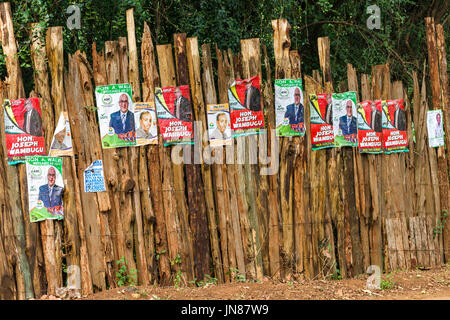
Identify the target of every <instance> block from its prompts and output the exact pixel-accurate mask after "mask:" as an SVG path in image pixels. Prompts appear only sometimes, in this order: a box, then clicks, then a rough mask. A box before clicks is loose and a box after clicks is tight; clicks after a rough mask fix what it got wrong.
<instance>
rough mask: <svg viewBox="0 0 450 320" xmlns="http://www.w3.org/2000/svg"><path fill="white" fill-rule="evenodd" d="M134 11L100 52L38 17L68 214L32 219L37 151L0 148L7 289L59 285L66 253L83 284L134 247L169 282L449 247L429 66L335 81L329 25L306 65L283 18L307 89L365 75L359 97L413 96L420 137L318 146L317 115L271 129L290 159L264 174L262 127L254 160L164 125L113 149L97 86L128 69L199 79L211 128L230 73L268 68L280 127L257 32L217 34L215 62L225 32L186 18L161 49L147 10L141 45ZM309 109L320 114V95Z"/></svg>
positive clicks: (40, 57)
mask: <svg viewBox="0 0 450 320" xmlns="http://www.w3.org/2000/svg"><path fill="white" fill-rule="evenodd" d="M0 13H1V14H0V27H1V29H0V30H1V41H2V47H3V51H4V53H5V55H6V66H7V72H8V77H7V79H5V81H4V82H1V81H0V100H1V101H3V99H5V98H10V99H14V98H24V97H25V92H24V87H23V82H22V76H21V70H20V65H19V61H18V58H17V46H16V41H15V38H14V30H13V27H12V20H11V9H10V5H9V3H5V2H3V3H0ZM126 18H127V29H128V37H126V38H119V39H118V41H107V42H106V43H105V47H104V49H102V50H101V51H100V52H98V51H97V48H96V45H95V43H94V44H93V46H92V64H91V63H90V62H89V61H88V59H87V58H86V54H85V53H82V52H79V51H77V52H76V53H75V54H73V55H70V54H69V55H67V56H65V55H64V52H63V50H64V49H63V38H62V28H61V27H52V28H49V29H48V30H40V29H39V27H38V25H33V30H34V31H33V35H32V36H31V49H32V60H33V67H34V70H35V76H34V83H35V90H34V91H33V92H32V93H31V96H38V97H39V98H40V103H41V108H42V118H43V125H44V133H45V137H46V147H47V149H48V146H49V144H50V141H51V137H52V134H53V132H54V128H55V125H56V122H57V120H58V116H59V115H60V113H61V111H67V112H68V114H69V118H70V124H71V130H72V135H73V142H74V151H75V157H72V158H70V157H65V158H64V163H63V176H64V187H65V190H66V191H65V196H64V205H65V218H64V220H63V221H45V222H40V223H30V221H29V214H28V210H27V208H28V203H27V202H28V195H27V192H26V190H27V179H26V172H25V165H24V164H19V165H16V166H9V165H7V164H6V156H5V155H6V153H5V152H6V150H5V149H4V148H0V152H1V153H2V154H1V158H2V162H1V164H0V179H1V184H2V186H3V187H2V188H1V190H0V204H1V212H0V214H1V219H0V299H26V298H31V297H40V296H41V295H42V294H46V293H49V294H55V292H56V289H57V288H59V287H62V286H65V285H66V283H65V279H67V273H66V269H67V267H68V266H78V267H79V268H80V269H81V291H82V294H83V295H87V294H90V293H92V292H95V291H99V290H105V289H107V288H114V287H117V286H118V278H117V276H116V272H117V270H118V264H117V261H118V260H120V259H121V258H125V260H126V261H127V264H128V268H129V269H130V270H131V269H136V270H137V279H138V283H139V284H140V285H149V284H154V283H156V284H159V285H161V286H166V285H172V284H174V282H175V281H181V285H192V283H193V281H195V280H197V281H199V280H203V279H204V278H205V275H206V274H208V275H210V276H211V277H215V278H217V279H218V282H219V283H222V282H229V281H233V280H234V279H236V277H238V276H240V277H243V276H245V277H246V279H250V280H263V278H264V277H270V278H273V279H280V280H296V279H314V278H316V279H317V278H323V277H331V276H332V275H334V276H335V277H337V276H338V275H340V276H342V277H352V276H355V275H358V274H361V273H364V272H365V270H366V269H367V267H368V266H369V265H378V266H380V267H381V268H382V269H383V270H385V271H389V270H395V269H407V268H414V267H416V266H434V265H439V264H442V263H443V262H444V261H445V260H447V259H448V256H449V249H448V248H449V239H450V236H449V234H448V227H447V228H446V229H444V232H442V233H441V232H437V231H439V230H440V228H439V226H440V225H441V224H443V222H444V219H443V213H445V212H447V210H448V171H447V166H448V165H449V164H450V163H449V164H448V163H447V161H448V153H447V154H446V150H445V149H444V148H439V149H437V150H436V149H433V148H429V147H428V138H427V132H426V118H425V117H426V111H427V110H428V108H429V106H428V102H427V92H426V87H427V86H426V83H427V79H426V78H425V70H424V78H423V79H421V84H420V81H419V79H418V77H417V75H416V73H412V78H413V81H414V91H413V95H412V99H411V98H410V97H411V95H410V96H408V95H407V94H406V89H405V88H404V87H403V84H402V83H401V82H398V81H394V82H391V79H390V73H389V63H386V64H385V65H377V66H373V68H372V73H371V75H368V74H360V75H358V74H357V71H356V70H355V69H354V68H353V67H352V65H350V64H348V65H347V75H348V81H347V83H340V84H339V86H336V84H335V83H334V82H333V79H332V78H331V65H330V43H329V40H328V38H326V37H324V38H319V39H318V47H319V52H318V56H319V61H320V67H321V70H315V71H314V73H313V76H312V77H311V76H308V75H303V74H302V72H301V56H300V53H299V52H298V51H296V50H291V48H290V38H289V29H290V26H289V24H288V23H287V21H286V20H284V19H281V20H274V21H273V22H272V26H273V30H274V36H273V41H274V54H275V70H274V74H275V78H278V79H283V78H294V79H296V78H300V77H302V78H303V79H304V84H305V90H304V91H305V95H304V96H305V97H306V101H304V104H305V106H309V103H308V101H307V96H308V93H319V92H333V91H336V92H337V91H346V90H353V91H356V92H358V96H359V98H360V100H361V101H362V100H367V99H395V98H404V99H405V101H406V109H407V117H408V138H409V148H410V151H409V153H400V154H391V155H385V154H381V155H367V154H360V153H358V151H357V150H356V149H354V148H353V149H352V148H340V149H328V150H320V151H314V152H312V151H311V143H310V136H309V123H308V121H306V125H307V134H306V136H305V137H294V138H281V139H279V142H278V144H277V143H275V144H274V142H273V141H277V140H276V139H274V140H273V141H272V138H273V137H272V134H273V132H272V131H270V130H268V133H267V136H268V138H267V139H268V141H269V145H268V147H267V150H268V151H267V153H268V154H269V155H270V156H271V157H272V161H275V159H278V161H279V170H278V172H277V173H276V174H274V175H261V174H260V170H261V169H264V167H265V165H262V164H251V163H250V161H248V160H249V159H255V157H256V156H257V155H256V154H253V153H252V152H254V151H255V150H256V149H255V148H249V145H255V144H258V143H259V142H258V139H257V138H256V136H248V137H239V138H236V139H234V143H235V145H236V146H240V147H242V146H245V148H246V149H245V150H247V151H248V152H247V154H246V160H247V161H241V162H239V161H237V160H239V159H236V157H237V156H238V155H237V154H235V153H234V154H230V151H229V150H227V149H225V148H222V147H217V148H215V149H214V150H213V152H212V153H213V155H214V157H215V158H219V159H232V157H235V159H234V160H236V161H233V164H226V163H227V162H226V161H225V160H224V161H223V164H218V163H213V164H211V165H208V164H206V163H205V162H204V161H202V164H174V163H173V162H172V161H171V152H172V149H173V147H163V145H162V141H161V137H160V141H159V144H158V145H148V146H141V147H133V148H117V149H107V150H103V149H102V148H101V144H100V137H99V129H98V122H97V118H96V111H95V108H93V106H95V99H94V89H95V86H98V85H105V84H114V83H130V84H131V85H132V87H133V101H153V99H154V89H155V87H156V86H163V87H164V86H175V85H190V92H191V97H192V103H193V109H194V118H195V120H199V121H201V123H202V124H203V130H205V129H206V112H205V106H206V104H212V103H227V102H228V97H227V89H228V87H229V86H230V84H231V83H232V82H233V81H234V80H235V79H237V78H247V77H251V76H254V75H259V76H260V78H261V79H264V81H263V86H262V87H263V90H262V91H263V103H264V110H265V111H264V112H265V119H266V123H267V129H273V128H274V120H275V115H274V95H273V83H274V81H273V79H272V77H271V74H273V73H272V72H271V68H273V66H271V65H270V63H269V59H268V53H267V50H266V48H265V46H264V45H262V46H261V43H260V40H259V39H245V40H241V52H240V53H233V52H231V50H220V49H218V48H217V47H216V48H215V51H216V56H217V64H216V63H213V62H212V53H211V50H214V48H211V45H210V44H203V45H201V48H200V47H199V43H198V41H197V38H187V36H186V34H176V35H174V45H173V46H172V45H171V44H166V45H156V50H155V47H154V44H153V43H152V38H151V34H150V29H149V27H148V26H147V25H145V26H144V34H143V38H142V45H141V52H140V54H139V52H138V51H137V47H136V38H135V30H134V18H133V10H132V9H130V10H128V11H127V13H126ZM434 28H435V25H434V23H433V21H427V30H429V29H430V30H431V29H432V30H431V31H429V34H428V36H429V37H430V40H429V42H430V41H431V42H432V43H431V45H429V47H428V50H429V54H430V59H429V65H430V79H432V81H433V82H432V90H433V92H432V94H433V104H432V106H433V108H440V107H441V106H442V105H443V106H444V118H445V124H446V126H447V127H446V131H447V133H450V131H449V127H448V124H449V120H450V118H449V113H448V112H449V111H448V107H449V103H448V78H447V73H446V61H445V57H446V56H445V43H444V42H443V41H444V37H443V31H442V26H439V25H437V26H436V32H435V31H434ZM435 33H436V34H437V42H436V40H435V42H434V46H433V41H432V40H431V39H435ZM261 48H262V52H261ZM200 52H201V54H200ZM64 59H67V60H66V62H64ZM139 59H140V62H139ZM444 63H445V66H444ZM65 65H66V66H67V68H65V67H64V66H65ZM139 66H141V67H142V72H140V71H139ZM439 66H440V67H439ZM439 73H440V74H441V76H440V77H439ZM444 74H445V76H444ZM141 75H142V76H141ZM215 75H217V76H215ZM436 79H437V80H436ZM305 112H306V117H305V119H309V108H308V107H306V108H305ZM0 114H2V116H1V118H0V124H1V126H2V128H1V130H2V132H3V130H4V128H3V126H4V125H3V118H2V117H3V113H2V112H0ZM412 121H413V122H414V130H415V135H414V137H413V131H412V127H411V123H412ZM449 136H450V134H447V136H446V139H447V145H449ZM2 138H3V134H2ZM2 143H3V146H4V145H5V142H4V138H3V140H2ZM207 145H208V143H207V142H205V141H203V145H201V146H192V147H188V148H190V149H191V150H190V151H191V156H193V155H194V154H195V153H197V156H203V154H202V152H201V151H202V149H203V148H204V147H207ZM259 147H260V148H259V150H260V151H261V150H262V149H263V146H262V145H259ZM276 147H278V149H279V153H278V152H277V150H276ZM185 151H187V149H185ZM263 151H264V150H263ZM98 159H102V160H103V163H104V168H105V177H106V180H107V190H108V191H107V192H100V193H85V192H83V191H82V190H84V185H83V183H84V182H83V179H82V177H83V170H84V169H85V168H87V167H88V166H89V165H90V164H91V163H92V162H93V161H95V160H98ZM191 163H193V162H191ZM444 240H445V241H444ZM444 259H445V260H444Z"/></svg>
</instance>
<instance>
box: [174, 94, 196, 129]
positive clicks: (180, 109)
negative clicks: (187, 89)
mask: <svg viewBox="0 0 450 320" xmlns="http://www.w3.org/2000/svg"><path fill="white" fill-rule="evenodd" d="M173 104H174V106H175V109H174V115H175V118H177V119H180V120H181V121H192V109H191V102H190V101H189V99H188V98H186V97H184V96H183V95H182V94H181V89H180V87H176V88H175V100H174V102H173Z"/></svg>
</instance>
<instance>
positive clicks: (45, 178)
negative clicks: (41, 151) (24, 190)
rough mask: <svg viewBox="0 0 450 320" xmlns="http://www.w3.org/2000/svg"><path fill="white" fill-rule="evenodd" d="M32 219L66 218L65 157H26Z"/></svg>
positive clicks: (35, 220)
mask: <svg viewBox="0 0 450 320" xmlns="http://www.w3.org/2000/svg"><path fill="white" fill-rule="evenodd" d="M25 162H26V171H27V184H28V209H29V212H30V221H31V222H37V221H43V220H62V219H63V218H64V205H63V196H64V180H63V175H62V163H63V158H58V157H44V156H27V157H25Z"/></svg>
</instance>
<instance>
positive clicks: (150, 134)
mask: <svg viewBox="0 0 450 320" xmlns="http://www.w3.org/2000/svg"><path fill="white" fill-rule="evenodd" d="M134 123H135V124H136V146H144V145H146V144H158V128H157V125H156V123H157V119H156V111H155V104H154V103H150V102H136V103H135V104H134Z"/></svg>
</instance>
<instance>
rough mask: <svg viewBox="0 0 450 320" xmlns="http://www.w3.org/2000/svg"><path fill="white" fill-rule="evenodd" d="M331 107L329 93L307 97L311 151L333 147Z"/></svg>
mask: <svg viewBox="0 0 450 320" xmlns="http://www.w3.org/2000/svg"><path fill="white" fill-rule="evenodd" d="M332 106H333V104H332V99H331V93H319V94H310V95H309V113H310V127H311V148H312V150H319V149H323V148H333V147H334V130H333V117H332V115H333V113H332V111H333V109H332Z"/></svg>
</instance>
